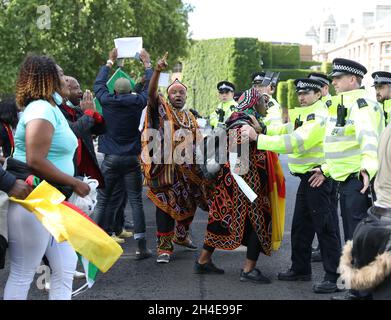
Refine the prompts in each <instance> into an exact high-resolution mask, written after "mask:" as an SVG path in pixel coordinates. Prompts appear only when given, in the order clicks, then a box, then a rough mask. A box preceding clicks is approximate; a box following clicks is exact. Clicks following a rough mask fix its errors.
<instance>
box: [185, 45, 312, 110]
mask: <svg viewBox="0 0 391 320" xmlns="http://www.w3.org/2000/svg"><path fill="white" fill-rule="evenodd" d="M261 59H262V61H263V68H262V69H263V70H272V71H275V72H280V80H281V81H287V80H289V79H297V78H306V77H307V76H308V74H309V73H310V72H311V71H310V70H309V69H301V68H300V66H306V67H307V66H309V65H310V64H311V65H313V64H319V63H317V62H308V63H307V62H305V63H300V48H299V46H298V45H277V44H271V43H268V42H260V41H258V40H257V39H255V38H226V39H210V40H201V41H194V42H193V44H192V46H191V48H190V52H189V54H188V58H186V59H184V60H183V61H182V62H183V82H184V83H185V84H186V85H187V86H188V87H189V92H188V102H187V105H188V106H189V107H192V108H193V107H195V109H196V110H198V111H199V112H200V113H201V114H202V115H203V116H208V115H209V114H210V113H212V112H213V111H214V110H215V108H216V106H217V104H218V103H219V101H218V94H217V90H216V84H217V83H218V82H219V81H222V80H228V81H231V82H233V83H234V84H235V85H236V90H237V91H244V90H246V89H248V88H250V87H251V78H250V76H251V74H252V73H253V72H255V71H257V70H260V69H261V67H260V60H261ZM194 85H195V86H194ZM286 85H288V84H286ZM284 86H285V85H284V84H282V85H281V87H282V89H280V91H281V90H284V91H286V92H287V93H288V96H292V97H291V98H290V99H288V96H286V97H285V98H284V97H283V96H284V95H283V94H282V93H280V96H279V95H278V94H277V97H278V99H277V100H279V101H280V100H281V101H280V103H281V104H282V105H283V106H288V107H290V108H291V107H294V106H297V105H298V101H297V97H296V93H295V91H294V88H293V91H292V92H293V93H290V90H289V89H285V87H284ZM279 87H280V86H279ZM293 87H294V86H293ZM194 89H195V90H194ZM293 96H294V97H295V99H296V100H295V99H293ZM194 97H195V105H194ZM290 100H291V101H290Z"/></svg>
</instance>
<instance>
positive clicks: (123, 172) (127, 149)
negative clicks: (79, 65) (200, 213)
mask: <svg viewBox="0 0 391 320" xmlns="http://www.w3.org/2000/svg"><path fill="white" fill-rule="evenodd" d="M117 58H118V50H117V48H115V49H113V50H112V51H111V52H110V54H109V60H107V63H106V65H105V66H103V67H101V69H100V72H99V74H98V76H97V78H96V80H95V84H94V91H95V95H96V98H97V99H98V100H99V102H100V104H101V105H102V112H103V117H104V118H105V120H106V124H107V133H106V134H105V135H102V136H101V137H100V138H99V149H98V150H99V152H101V153H103V154H105V157H104V160H103V162H102V166H101V171H102V173H103V176H104V180H105V189H104V190H100V191H99V193H98V204H97V206H96V209H95V214H94V219H95V221H96V222H97V223H98V224H99V226H100V227H102V229H104V230H105V231H106V232H107V233H113V238H114V239H115V240H116V241H118V242H119V241H120V240H122V239H119V238H118V237H117V236H118V235H121V233H123V231H122V228H123V225H120V226H119V225H115V226H114V223H113V222H114V219H115V217H114V216H113V214H112V212H110V211H109V210H107V208H108V204H109V201H110V198H111V196H112V194H113V191H114V189H115V186H116V185H117V183H118V182H119V181H121V180H123V184H124V185H125V188H126V193H127V196H128V200H129V204H130V206H131V208H132V213H133V220H134V238H135V240H137V242H138V250H137V251H136V259H144V258H148V257H150V256H151V251H150V250H149V249H147V248H146V240H145V231H146V226H145V215H144V209H143V203H142V197H141V192H142V175H141V169H140V162H139V160H138V156H139V154H140V152H141V136H140V132H139V131H138V125H139V119H140V116H141V113H142V110H143V109H144V107H145V106H146V105H147V99H148V87H149V81H150V79H151V76H152V68H151V60H150V57H149V54H148V52H147V51H145V50H144V49H143V50H141V52H140V60H141V61H142V62H143V64H144V67H145V84H144V87H143V88H142V91H141V92H140V93H139V94H132V93H131V85H130V82H129V80H128V79H125V78H120V79H118V80H117V81H116V82H115V85H114V91H115V92H114V93H109V90H108V88H107V85H106V83H107V79H108V77H109V73H110V70H111V68H112V66H113V65H114V63H115V61H116V60H117ZM114 229H115V230H114ZM124 237H125V236H124ZM122 242H123V240H122Z"/></svg>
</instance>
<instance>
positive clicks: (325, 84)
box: [308, 72, 341, 262]
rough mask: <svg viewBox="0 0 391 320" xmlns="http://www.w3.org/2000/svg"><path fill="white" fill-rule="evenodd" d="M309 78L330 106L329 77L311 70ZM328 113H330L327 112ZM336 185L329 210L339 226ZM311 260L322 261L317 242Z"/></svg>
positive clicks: (334, 184) (338, 234)
mask: <svg viewBox="0 0 391 320" xmlns="http://www.w3.org/2000/svg"><path fill="white" fill-rule="evenodd" d="M308 78H309V79H314V80H318V81H319V82H320V83H321V84H322V89H321V93H322V101H323V102H324V103H325V105H326V107H327V108H330V107H331V105H332V104H333V99H335V97H333V96H331V94H330V85H331V79H330V78H329V77H328V76H327V75H326V74H324V73H319V72H311V73H310V74H309V75H308ZM329 111H330V112H331V111H333V110H332V109H329ZM329 115H330V113H329ZM337 186H338V184H337V183H336V182H335V181H334V182H333V183H332V191H331V209H332V210H331V211H332V214H333V216H334V219H335V223H336V224H337V226H339V216H338V200H337ZM337 236H338V239H341V234H340V231H339V228H337ZM311 260H312V262H321V261H322V255H321V253H320V246H319V244H318V247H317V248H316V249H314V250H313V251H312V255H311Z"/></svg>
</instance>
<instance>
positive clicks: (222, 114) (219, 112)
mask: <svg viewBox="0 0 391 320" xmlns="http://www.w3.org/2000/svg"><path fill="white" fill-rule="evenodd" d="M217 90H218V91H219V99H220V103H219V105H218V106H217V109H216V111H214V112H213V113H212V114H211V115H210V116H209V123H210V125H211V126H212V127H213V128H217V127H218V126H219V124H220V125H222V124H224V123H225V121H226V120H227V119H228V118H229V117H230V116H231V114H232V113H233V112H234V110H235V107H236V106H237V105H238V104H237V102H236V101H235V100H234V94H235V85H234V84H233V83H231V82H229V81H221V82H219V83H218V84H217Z"/></svg>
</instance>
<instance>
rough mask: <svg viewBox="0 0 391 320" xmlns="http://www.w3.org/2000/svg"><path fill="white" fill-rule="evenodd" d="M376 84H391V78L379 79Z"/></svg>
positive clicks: (376, 79)
mask: <svg viewBox="0 0 391 320" xmlns="http://www.w3.org/2000/svg"><path fill="white" fill-rule="evenodd" d="M375 82H379V83H383V82H385V83H391V78H386V77H377V76H376V78H375Z"/></svg>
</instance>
